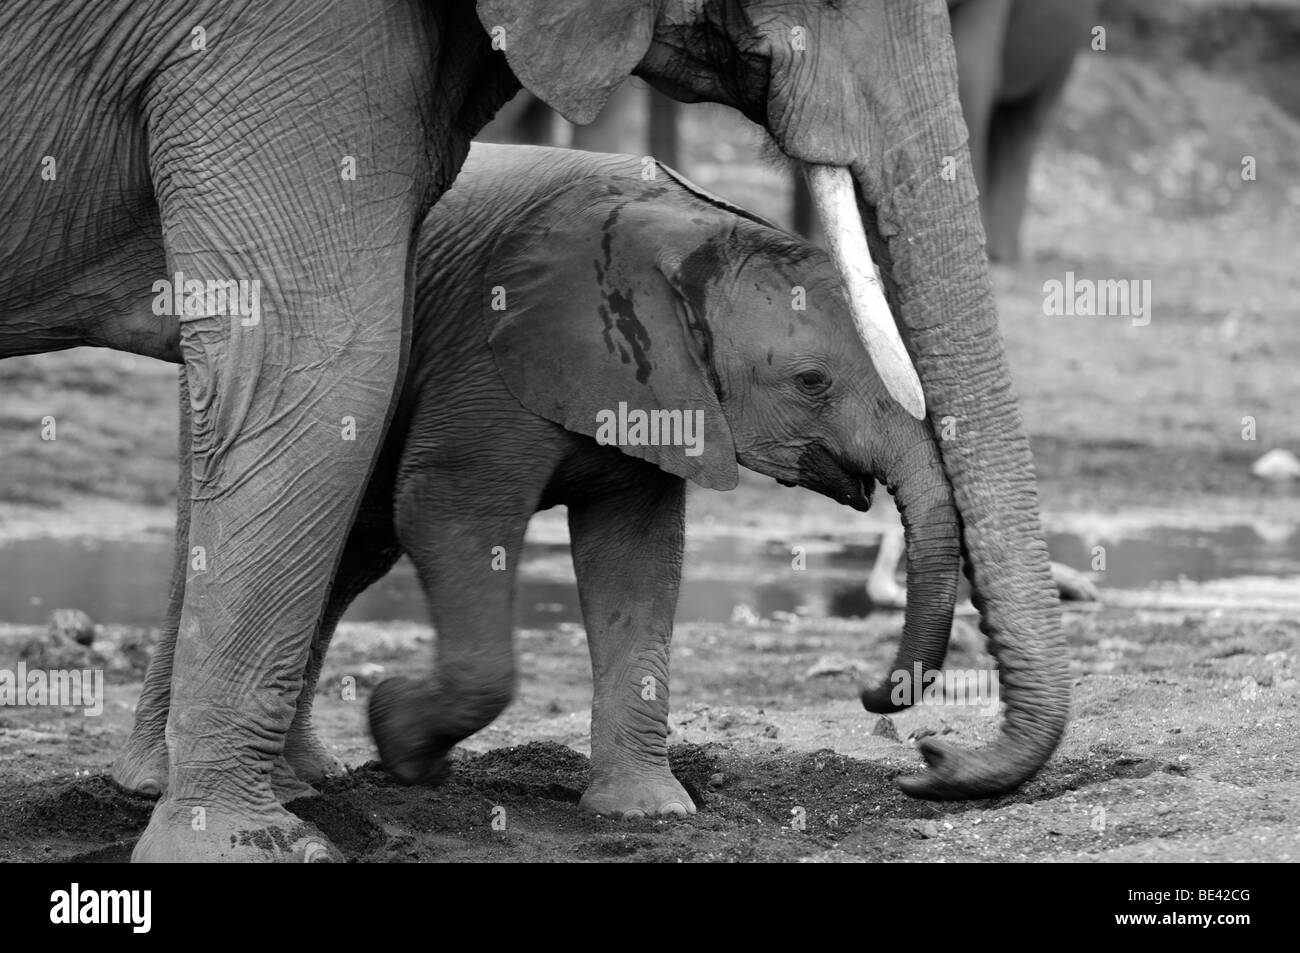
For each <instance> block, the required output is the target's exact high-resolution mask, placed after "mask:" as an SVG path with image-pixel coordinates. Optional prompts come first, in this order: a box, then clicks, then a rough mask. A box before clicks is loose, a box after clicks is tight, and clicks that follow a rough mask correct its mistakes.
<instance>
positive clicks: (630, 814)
mask: <svg viewBox="0 0 1300 953" xmlns="http://www.w3.org/2000/svg"><path fill="white" fill-rule="evenodd" d="M644 817H645V811H643V810H641V809H640V808H639V807H634V808H632V810H630V811H624V812H623V820H625V821H639V820H641V819H642V818H644Z"/></svg>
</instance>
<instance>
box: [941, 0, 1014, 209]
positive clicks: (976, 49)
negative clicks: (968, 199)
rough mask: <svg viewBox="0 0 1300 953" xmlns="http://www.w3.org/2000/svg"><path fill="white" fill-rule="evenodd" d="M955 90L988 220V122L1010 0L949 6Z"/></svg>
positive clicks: (969, 0)
mask: <svg viewBox="0 0 1300 953" xmlns="http://www.w3.org/2000/svg"><path fill="white" fill-rule="evenodd" d="M950 14H951V17H952V40H953V44H954V46H955V47H956V50H957V94H958V96H959V97H960V99H961V111H962V115H963V116H964V117H965V119H966V128H967V129H968V130H969V131H970V153H971V165H972V167H973V171H974V173H975V184H976V185H977V186H978V187H979V190H980V198H981V203H982V207H983V208H984V211H985V215H984V220H985V222H986V223H987V222H988V206H987V203H986V202H985V197H986V195H987V192H988V188H987V185H988V154H989V135H990V133H989V125H990V123H991V122H992V118H993V111H994V105H995V104H996V103H997V99H998V91H999V89H1000V87H1001V85H1002V51H1003V47H1004V45H1005V43H1006V27H1007V20H1008V18H1009V16H1010V14H1011V0H966V2H965V3H962V4H960V5H959V6H957V7H955V8H953V9H951V11H950Z"/></svg>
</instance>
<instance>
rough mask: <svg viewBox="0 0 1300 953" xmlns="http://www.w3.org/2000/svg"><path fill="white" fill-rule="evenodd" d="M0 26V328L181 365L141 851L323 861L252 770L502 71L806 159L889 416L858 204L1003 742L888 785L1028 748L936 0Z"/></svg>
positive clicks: (1001, 403) (1004, 410)
mask: <svg viewBox="0 0 1300 953" xmlns="http://www.w3.org/2000/svg"><path fill="white" fill-rule="evenodd" d="M0 38H3V40H2V41H0V42H2V43H3V46H2V48H0V63H3V73H2V74H0V89H2V90H3V91H4V93H5V94H6V101H7V102H8V103H9V104H10V105H9V107H8V108H7V110H6V118H7V121H8V130H7V135H6V137H5V139H4V142H3V144H0V158H2V159H3V163H2V164H0V169H2V170H3V171H0V176H2V177H3V178H0V195H2V196H3V198H2V199H0V203H2V204H0V222H3V223H5V224H4V225H3V226H2V230H0V238H2V240H3V241H2V244H0V247H2V248H3V250H4V255H5V263H4V270H3V272H0V356H9V355H15V354H28V353H35V352H39V351H48V350H57V349H59V348H64V347H73V346H77V345H82V344H96V345H103V346H108V347H116V348H120V349H125V350H132V351H137V352H140V353H145V354H152V355H156V356H166V355H169V354H174V353H179V354H180V355H182V356H183V359H184V363H185V366H186V371H187V374H188V377H189V383H190V388H191V395H190V399H191V406H192V410H193V427H192V433H191V438H192V443H193V449H194V465H193V475H192V484H191V490H190V492H191V496H192V499H193V507H192V514H191V521H190V527H189V539H188V543H189V547H188V555H189V563H188V566H189V574H188V577H187V579H186V580H185V583H184V587H183V588H184V597H183V598H184V605H183V611H182V613H181V614H180V619H181V621H180V631H179V633H178V637H177V640H176V648H175V659H174V674H173V678H172V681H171V684H170V715H169V717H168V721H167V731H166V741H167V754H168V756H169V769H168V772H169V773H168V783H167V791H166V795H165V797H164V798H163V799H162V800H161V801H160V802H159V804H158V806H157V808H156V809H155V811H154V814H153V817H152V818H151V820H150V823H149V826H148V828H147V829H146V831H145V833H144V835H143V836H142V838H141V840H140V842H139V844H138V845H137V848H136V854H135V856H136V858H137V859H143V860H155V859H160V860H165V859H248V860H263V859H303V858H307V859H330V858H332V857H334V856H336V852H334V851H333V850H332V849H331V848H330V847H329V845H328V844H327V843H326V842H325V840H324V838H322V837H321V836H320V835H319V833H318V832H316V831H315V830H314V829H312V828H310V827H309V826H308V825H306V824H304V823H303V822H301V821H300V820H299V819H298V818H296V817H295V816H293V815H292V814H290V813H289V812H288V811H286V810H285V809H284V807H283V806H282V805H280V804H279V803H278V802H277V801H276V799H275V796H274V794H273V791H272V787H271V774H272V769H273V766H274V765H275V763H276V761H277V759H278V758H279V756H280V755H281V752H282V750H283V745H284V737H285V732H286V730H287V728H288V727H289V724H290V722H291V721H292V718H293V714H294V706H295V702H296V698H297V695H298V692H299V689H300V686H301V681H302V672H303V667H304V663H305V659H306V656H307V652H308V648H309V644H310V640H311V637H312V633H313V630H314V627H315V623H316V621H317V619H318V618H319V616H320V614H321V611H322V606H323V603H324V598H325V595H326V590H327V588H328V586H329V580H330V579H331V578H332V576H333V573H334V570H335V567H336V566H337V564H338V560H339V555H340V552H341V548H342V546H343V543H344V540H345V539H346V537H347V529H348V527H349V525H350V523H351V521H352V519H353V516H354V514H355V511H356V508H357V504H358V501H359V499H360V495H361V491H362V488H363V487H364V485H365V481H366V479H367V476H368V474H369V472H370V470H371V467H372V463H373V458H374V455H375V451H376V448H377V447H378V446H379V444H380V442H381V440H382V437H383V435H384V432H385V429H386V426H387V421H388V418H389V416H390V413H391V407H392V403H393V396H394V393H395V391H396V389H397V388H398V386H399V385H400V383H401V379H402V375H403V371H404V364H405V360H406V353H407V350H408V339H409V322H410V315H411V301H412V294H413V281H412V275H413V265H414V243H413V237H414V233H415V229H416V227H417V226H418V224H419V222H420V221H421V219H422V218H423V216H424V213H425V212H426V211H427V209H428V208H429V207H430V206H431V205H432V203H433V202H434V201H435V200H436V199H437V198H438V196H439V195H440V194H441V193H442V192H443V191H444V190H445V189H446V187H447V186H448V184H449V183H450V182H451V181H452V179H453V178H454V177H455V174H456V171H457V169H458V168H459V166H460V163H461V162H462V161H463V159H464V156H465V152H466V150H467V148H468V140H469V137H470V136H471V135H472V134H473V133H474V131H475V130H477V129H478V128H479V127H480V126H481V125H482V124H483V122H484V121H485V120H486V119H487V118H488V116H490V115H491V113H492V112H493V111H494V110H495V109H496V108H498V107H499V106H500V104H501V103H502V102H504V101H505V100H506V99H507V98H508V97H509V96H511V95H513V93H514V92H515V91H517V89H518V80H522V82H523V83H524V84H525V85H527V87H528V88H529V89H530V90H532V91H533V92H535V93H537V94H538V95H539V96H541V97H542V98H543V99H545V100H546V101H547V102H548V103H549V104H550V105H552V106H553V107H555V108H556V109H558V110H559V111H560V112H561V113H562V114H563V115H565V116H566V117H567V118H569V119H571V120H573V121H576V122H588V121H590V120H591V119H592V118H593V117H594V116H595V115H596V113H597V112H598V111H599V110H600V107H601V105H602V104H603V102H604V101H605V99H606V98H608V96H609V95H610V93H611V91H612V90H613V89H614V88H615V87H617V86H618V85H619V84H620V83H621V82H623V80H625V79H626V78H627V76H628V75H629V74H631V73H634V72H635V73H636V74H637V75H639V76H641V77H643V78H644V79H646V80H647V81H649V82H650V83H652V84H653V85H655V86H656V87H657V88H659V89H660V90H661V91H663V92H665V93H667V94H669V95H671V96H673V97H675V98H678V99H683V100H689V101H697V100H712V101H716V102H720V103H723V104H727V105H731V106H734V107H735V108H737V109H739V110H741V111H742V112H743V113H744V114H745V115H746V116H748V117H749V118H751V119H752V120H754V121H755V122H758V123H761V124H762V125H764V126H765V127H766V128H767V130H768V132H769V133H770V134H771V136H772V138H773V139H774V140H775V142H776V143H777V144H778V145H779V147H780V148H781V149H782V150H784V151H785V152H786V153H787V154H788V155H790V156H791V157H793V158H794V159H796V160H797V161H800V162H803V163H805V164H806V165H807V166H808V167H809V172H810V175H811V176H812V177H814V178H815V179H816V181H817V182H818V183H819V184H820V186H821V188H820V189H819V195H820V197H821V207H822V210H823V211H824V212H825V213H826V215H827V218H828V222H827V232H828V234H829V235H830V236H831V237H832V239H833V240H834V241H835V243H836V249H837V250H836V258H837V261H836V264H837V266H838V267H839V268H840V270H841V272H842V273H843V275H844V278H845V281H846V285H847V287H848V288H849V290H850V295H851V299H852V305H853V311H854V314H855V318H856V319H857V320H858V321H859V323H860V324H861V325H862V327H861V328H860V331H861V332H862V333H863V335H864V338H865V340H866V343H867V346H868V351H869V353H870V354H871V356H872V358H873V361H874V362H875V363H876V365H877V369H878V371H879V372H880V376H881V378H882V380H883V381H884V382H885V384H886V386H888V387H889V388H890V389H891V392H892V393H894V394H895V395H896V396H897V397H898V398H899V399H900V400H901V401H902V402H903V403H904V406H906V407H908V408H910V409H911V410H912V411H914V412H916V411H919V409H920V408H919V404H920V402H919V400H918V394H917V393H916V389H915V387H914V382H913V381H912V380H910V379H909V373H910V368H908V367H907V366H906V365H905V364H900V363H899V362H898V360H897V358H898V356H899V354H900V352H901V348H899V346H898V344H897V335H896V332H895V331H894V330H893V327H894V326H893V324H892V322H890V321H887V320H882V313H881V311H880V309H879V307H878V304H879V299H878V297H877V295H876V293H875V290H874V288H873V284H872V278H871V275H872V269H871V267H870V261H869V260H868V258H867V254H866V245H865V243H863V242H862V241H861V228H862V225H863V224H865V225H866V229H867V233H868V241H870V243H871V246H872V248H873V249H874V251H875V253H876V257H877V258H878V259H879V261H880V264H881V269H882V273H883V278H884V284H885V289H886V291H887V293H888V295H889V297H890V298H891V299H892V301H893V303H894V307H895V314H896V316H897V318H898V320H899V321H900V323H901V324H902V326H903V328H904V330H905V332H906V333H907V335H908V344H909V346H910V348H911V351H912V354H913V356H914V357H915V361H916V366H917V369H918V370H919V373H920V378H921V380H922V381H923V382H924V386H925V388H926V391H927V395H928V406H929V413H930V416H931V418H932V419H940V418H947V417H952V418H953V419H954V420H955V422H956V433H957V434H958V436H957V437H955V438H953V439H949V440H947V441H945V442H944V444H943V446H942V448H941V449H942V454H943V459H944V465H945V468H946V470H947V472H948V475H949V477H950V480H951V482H952V484H953V489H954V495H955V499H956V501H957V503H958V507H959V509H960V513H961V517H962V519H963V521H964V524H965V537H964V543H965V546H966V550H967V553H968V555H969V558H970V568H969V572H970V574H971V575H972V577H973V582H974V584H975V587H976V589H977V590H978V591H979V593H980V594H981V597H982V602H981V604H982V607H983V611H984V619H983V627H984V631H985V632H986V633H987V634H988V635H989V638H990V640H991V643H992V647H993V650H994V652H995V653H996V654H997V656H998V658H999V661H1000V663H1001V668H1002V679H1003V685H1004V689H1003V697H1004V698H1005V699H1006V700H1007V714H1006V719H1005V722H1004V731H1003V733H1002V735H1001V736H1000V737H999V738H998V740H997V741H995V742H994V743H993V744H992V745H990V746H989V747H987V748H986V749H984V750H982V751H978V752H970V751H961V750H959V749H955V748H952V747H951V746H945V745H943V744H942V743H940V742H935V741H929V740H927V742H926V743H925V745H924V747H923V751H924V753H925V755H926V758H927V760H928V761H929V762H930V765H931V767H930V770H929V771H928V772H926V774H924V775H923V776H920V777H917V778H914V779H908V780H907V782H906V786H907V789H908V790H909V791H911V792H912V793H915V794H920V795H924V796H930V797H968V796H981V795H987V794H994V793H999V792H1002V791H1006V790H1008V789H1010V788H1011V787H1014V786H1015V785H1017V784H1019V783H1020V782H1021V781H1023V780H1024V779H1025V778H1027V777H1029V776H1030V775H1031V774H1033V772H1034V771H1036V770H1037V769H1038V768H1039V767H1040V766H1041V765H1042V763H1043V762H1044V761H1045V760H1046V758H1047V757H1048V756H1049V755H1050V754H1051V752H1052V751H1053V750H1054V748H1055V746H1056V744H1057V741H1058V740H1059V738H1060V735H1061V733H1062V731H1063V730H1064V726H1065V722H1066V717H1067V708H1068V681H1067V670H1066V664H1065V657H1064V651H1063V643H1062V638H1061V633H1060V620H1059V614H1058V609H1057V605H1056V600H1055V596H1054V592H1053V590H1052V585H1051V578H1050V575H1049V573H1048V564H1047V550H1046V546H1045V545H1044V542H1043V537H1042V532H1041V528H1040V526H1039V520H1038V514H1037V495H1036V489H1035V485H1034V479H1033V473H1032V465H1031V461H1030V455H1029V447H1028V442H1027V440H1026V438H1025V435H1024V430H1023V426H1022V424H1021V420H1020V416H1019V412H1018V410H1017V408H1016V404H1015V399H1014V395H1013V392H1012V388H1011V384H1010V380H1009V373H1008V370H1007V366H1006V360H1005V357H1004V354H1003V350H1002V345H1001V340H1000V338H999V336H998V332H997V322H996V309H995V305H994V301H993V294H992V288H991V285H990V281H989V276H988V273H987V269H986V267H985V264H984V262H985V255H984V249H983V244H982V236H983V231H982V228H981V226H980V223H979V210H978V204H977V199H976V191H975V183H974V178H973V177H972V176H970V175H968V174H964V175H962V176H960V177H959V179H958V180H957V181H956V182H955V183H953V182H949V181H947V180H945V179H944V178H943V177H942V172H943V170H944V157H946V156H959V157H961V156H964V155H965V154H966V133H965V126H964V123H963V122H962V118H961V112H960V106H959V103H958V99H957V89H956V71H955V62H954V57H953V53H952V48H951V43H950V39H949V26H948V18H947V12H946V10H945V8H944V5H943V2H942V0H854V2H850V0H844V2H841V3H837V4H824V3H820V2H818V3H814V2H811V0H810V2H808V3H805V4H789V3H779V4H778V3H775V2H758V0H755V2H752V3H744V4H740V3H737V2H735V0H703V2H700V0H693V2H690V0H660V2H642V0H602V2H595V0H588V2H579V0H567V2H558V0H552V2H547V0H480V2H479V3H478V4H477V5H475V4H473V3H471V2H470V0H459V2H457V0H444V2H440V3H432V2H420V0H386V2H377V0H296V2H290V0H260V2H258V3H250V2H245V0H237V2H232V3H229V4H223V5H221V6H220V7H219V8H215V9H214V10H213V11H212V12H211V13H208V14H203V13H196V12H195V8H194V6H193V4H191V3H188V2H186V0H158V2H156V3H153V4H149V5H138V4H134V5H133V4H127V3H125V2H124V0H123V2H121V3H119V4H107V3H106V4H103V5H99V6H92V7H86V6H80V5H77V6H72V7H69V6H67V5H64V4H59V3H56V2H54V0H26V2H14V3H9V4H7V5H5V6H4V7H3V9H2V10H0ZM796 38H797V41H796ZM494 45H495V47H496V49H494ZM502 53H504V56H503V55H501V54H502ZM512 72H513V75H512ZM516 77H517V79H516ZM850 182H851V183H855V185H851V184H850ZM165 281H172V282H174V283H175V285H176V286H177V287H170V286H169V285H168V284H166V283H163V284H162V285H161V290H159V287H158V283H159V282H165ZM254 282H257V284H254ZM205 290H206V292H207V293H206V294H205V293H204V292H205ZM232 294H234V295H235V297H237V298H238V299H239V304H238V306H236V305H235V304H234V302H232V300H231V295H232ZM178 304H179V305H180V307H179V308H177V307H176V305H178ZM169 310H179V311H180V312H181V313H180V314H176V315H172V316H171V317H170V318H169V317H168V315H167V312H168V311H169ZM159 312H161V314H160V313H159ZM160 318H161V320H160ZM947 429H948V431H949V432H950V433H951V432H952V427H951V426H949V427H948V428H947Z"/></svg>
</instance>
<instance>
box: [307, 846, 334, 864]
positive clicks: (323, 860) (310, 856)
mask: <svg viewBox="0 0 1300 953" xmlns="http://www.w3.org/2000/svg"><path fill="white" fill-rule="evenodd" d="M302 861H303V863H304V864H328V863H331V862H332V861H333V858H331V857H330V851H329V848H328V847H326V846H325V845H324V844H320V843H317V842H315V841H313V842H312V843H310V844H308V845H307V849H306V850H305V851H303V856H302Z"/></svg>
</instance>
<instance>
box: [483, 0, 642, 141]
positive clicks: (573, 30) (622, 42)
mask: <svg viewBox="0 0 1300 953" xmlns="http://www.w3.org/2000/svg"><path fill="white" fill-rule="evenodd" d="M656 8H657V4H654V3H649V2H646V0H584V2H571V0H478V16H479V20H481V21H482V23H483V26H485V27H486V28H487V30H488V32H489V33H490V34H492V36H493V39H494V41H497V40H498V39H499V42H500V43H502V44H504V51H505V54H506V59H507V61H509V63H510V68H511V69H512V70H514V74H515V76H517V77H518V78H519V81H520V82H521V83H523V85H524V87H525V88H526V89H527V90H528V91H529V92H531V93H533V94H534V95H536V96H538V97H540V98H541V99H542V100H544V101H545V102H546V104H547V105H549V106H550V107H551V108H553V109H554V110H555V111H556V112H558V113H559V114H560V115H562V116H563V117H564V118H565V119H567V120H569V121H570V122H576V123H578V124H579V125H585V124H586V123H589V122H591V121H592V120H593V119H595V118H596V115H597V114H598V113H599V112H600V110H601V108H602V107H603V106H604V105H605V101H606V100H608V99H609V97H610V94H611V93H613V92H614V90H615V89H616V88H617V87H618V86H619V84H620V83H622V82H623V80H625V79H627V77H628V76H630V75H631V74H632V70H634V69H635V68H636V66H637V64H638V63H640V62H641V58H642V57H643V56H645V54H646V50H648V49H649V48H650V41H651V40H652V39H653V38H654V27H655V10H656Z"/></svg>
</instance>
